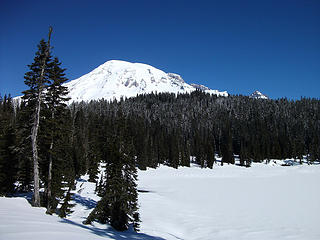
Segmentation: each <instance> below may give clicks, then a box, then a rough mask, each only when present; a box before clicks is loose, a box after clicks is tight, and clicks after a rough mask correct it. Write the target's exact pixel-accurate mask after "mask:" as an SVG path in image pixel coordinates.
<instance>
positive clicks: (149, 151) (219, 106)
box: [1, 91, 320, 189]
mask: <svg viewBox="0 0 320 240" xmlns="http://www.w3.org/2000/svg"><path fill="white" fill-rule="evenodd" d="M26 108H27V107H26V105H25V104H24V103H22V104H21V105H19V106H16V108H14V106H13V103H12V99H10V98H8V97H4V98H3V99H2V100H1V123H2V124H1V133H2V134H1V146H2V151H3V152H4V153H5V154H2V158H3V157H4V156H10V159H11V161H13V162H15V163H16V164H13V165H12V164H10V166H11V168H12V169H10V171H16V174H13V175H16V178H18V179H19V180H20V181H21V184H22V185H21V187H23V189H28V186H29V185H30V184H31V176H30V174H31V172H30V165H31V163H30V161H29V160H28V156H29V155H30V149H28V146H29V145H30V144H25V143H24V142H25V141H28V134H29V132H27V133H26V132H24V131H23V129H24V127H23V126H24V124H25V120H24V115H25V111H26ZM42 118H43V119H45V116H42ZM60 128H62V129H63V132H64V134H63V136H64V139H60V140H59V144H60V147H61V150H59V153H57V154H61V156H60V159H61V161H62V162H61V163H59V164H58V162H56V164H58V165H59V166H60V167H61V168H62V169H64V170H67V169H68V170H67V171H66V172H68V173H69V174H70V173H73V174H74V176H79V175H80V174H84V173H86V172H87V171H89V173H90V176H91V179H92V180H93V181H96V180H97V179H96V173H97V166H98V163H99V162H100V161H106V162H107V161H108V159H109V154H110V151H111V150H110V144H112V142H113V140H114V138H115V137H117V138H122V137H124V136H120V135H121V134H125V136H126V138H127V136H130V137H131V138H132V145H133V151H134V155H135V156H136V165H137V166H138V167H139V168H140V169H145V168H146V167H147V166H149V167H157V166H158V164H160V163H162V164H167V165H169V166H172V167H175V168H177V167H178V166H189V164H190V156H194V157H195V158H194V160H195V161H196V162H197V163H198V164H200V165H201V166H202V167H209V168H211V167H212V165H213V163H214V162H215V154H218V155H220V156H222V163H221V164H223V163H231V164H233V163H234V156H235V155H237V156H239V158H240V160H241V164H242V165H244V166H250V163H251V162H252V161H253V162H259V161H262V160H264V159H285V158H294V159H297V161H299V160H300V159H302V157H303V156H304V155H307V158H308V161H309V162H310V163H312V161H314V160H316V159H319V146H320V144H319V139H320V101H319V100H317V99H306V98H302V99H301V100H297V101H289V100H286V99H279V100H263V99H261V100H259V99H251V98H249V97H245V96H230V97H216V96H212V95H209V94H205V93H202V92H200V91H196V92H193V93H192V94H179V95H175V94H165V93H163V94H148V95H141V96H138V97H136V98H130V99H126V100H121V101H113V102H108V101H103V100H100V101H91V102H89V103H85V102H81V103H73V104H72V105H70V106H68V107H67V111H66V115H65V117H64V118H62V119H61V123H60V127H59V129H60ZM120 128H125V131H122V130H119V129H120ZM45 130H46V126H45V125H43V126H40V133H42V135H41V136H40V138H42V139H43V140H40V143H41V144H40V155H41V157H40V159H41V160H40V162H41V164H44V165H45V164H46V161H45V159H46V154H47V152H48V151H47V150H48V147H49V146H48V144H46V140H45V139H46V135H47V132H46V131H45ZM119 134H120V135H119ZM7 146H11V147H10V148H8V147H7ZM8 149H11V150H12V151H9V152H8ZM5 150H7V151H5ZM41 164H40V165H41ZM13 166H15V167H13ZM60 167H59V168H60ZM1 168H2V169H4V168H5V166H1ZM40 169H41V168H40ZM44 169H45V168H44ZM1 172H5V171H1ZM41 172H42V173H44V172H45V171H44V170H42V171H41Z"/></svg>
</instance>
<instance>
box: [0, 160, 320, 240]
mask: <svg viewBox="0 0 320 240" xmlns="http://www.w3.org/2000/svg"><path fill="white" fill-rule="evenodd" d="M280 165H281V161H280V162H278V163H273V162H272V163H270V164H253V165H252V167H251V168H244V167H239V166H234V165H224V166H223V167H222V166H220V165H214V168H213V169H201V168H199V167H198V166H196V165H193V166H191V167H190V168H187V167H180V168H178V169H173V168H169V167H166V166H160V167H159V168H157V169H148V170H147V171H138V176H139V180H138V189H139V190H140V192H139V205H140V214H141V220H142V223H141V232H140V233H138V234H136V233H134V232H132V230H128V231H126V232H123V233H119V232H116V231H114V230H113V229H112V228H111V227H110V226H107V225H102V224H98V223H94V224H93V225H83V224H82V221H83V220H84V219H85V218H86V217H87V216H88V215H89V213H90V212H91V211H92V209H93V208H94V206H95V204H96V202H97V201H98V200H99V197H97V196H96V195H95V193H94V189H95V184H94V183H90V182H88V181H87V180H88V176H83V177H82V178H81V179H79V180H78V181H77V185H76V190H75V191H74V201H73V203H75V204H76V206H75V207H74V208H73V210H74V213H72V214H71V216H69V217H68V218H67V219H60V218H58V217H57V216H49V215H46V214H45V209H44V208H32V207H31V206H30V205H29V204H28V203H27V201H26V200H25V199H23V198H0V240H13V239H14V240H16V239H24V240H28V239H33V240H40V239H41V240H42V239H46V240H47V239H48V240H51V239H59V240H64V239H77V240H78V239H79V240H89V239H90V240H95V239H123V240H124V239H148V240H149V239H150V240H162V239H168V240H176V239H184V240H197V239H203V240H206V239H207V240H209V239H210V240H211V239H215V240H220V239H221V240H222V239H237V240H241V239H243V240H244V239H245V240H251V239H252V240H253V239H254V240H257V239H259V240H264V239H266V240H273V239H297V240H298V239H299V240H300V239H304V240H315V239H320V228H318V223H319V220H320V215H319V213H320V207H319V203H320V190H319V187H318V184H319V182H320V181H319V180H320V166H319V165H306V164H304V165H296V166H290V167H283V166H280Z"/></svg>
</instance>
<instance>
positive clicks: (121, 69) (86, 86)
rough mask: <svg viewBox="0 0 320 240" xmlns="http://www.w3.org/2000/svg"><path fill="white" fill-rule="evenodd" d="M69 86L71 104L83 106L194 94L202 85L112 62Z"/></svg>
mask: <svg viewBox="0 0 320 240" xmlns="http://www.w3.org/2000/svg"><path fill="white" fill-rule="evenodd" d="M65 86H67V87H68V88H69V97H70V98H71V100H70V102H72V101H76V102H79V101H90V100H96V99H105V100H113V99H120V98H121V97H123V98H125V97H127V98H129V97H135V96H137V95H138V94H145V93H152V92H153V93H160V92H170V93H190V92H192V91H195V90H196V89H199V88H198V87H197V86H202V85H192V84H191V85H190V84H187V83H186V82H185V81H184V80H183V79H182V77H181V76H180V75H178V74H175V73H165V72H163V71H161V70H159V69H157V68H155V67H152V66H150V65H147V64H143V63H130V62H126V61H120V60H111V61H107V62H105V63H104V64H102V65H100V66H99V67H97V68H96V69H94V70H93V71H91V72H90V73H88V74H85V75H83V76H82V77H80V78H78V79H75V80H72V81H70V82H68V83H66V84H65ZM203 87H204V86H203ZM201 90H204V91H205V92H207V93H210V94H216V95H218V96H228V93H227V92H220V91H218V90H211V89H209V88H206V87H204V88H203V89H201Z"/></svg>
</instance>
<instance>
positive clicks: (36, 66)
mask: <svg viewBox="0 0 320 240" xmlns="http://www.w3.org/2000/svg"><path fill="white" fill-rule="evenodd" d="M51 32H52V28H51V27H50V29H49V35H48V41H47V42H45V41H44V40H41V41H40V44H39V45H38V51H37V52H36V56H35V58H34V62H33V63H32V64H31V65H28V67H29V68H30V71H29V72H27V73H26V74H25V76H24V78H25V81H24V82H25V84H26V85H27V86H28V87H29V90H26V91H24V92H23V93H24V96H23V99H24V100H25V101H27V104H28V105H29V107H30V110H31V116H32V119H31V135H30V137H31V144H32V156H33V179H34V183H33V185H34V195H33V205H34V206H35V207H40V192H39V184H40V179H39V153H38V132H39V125H40V114H41V107H42V103H43V100H44V91H45V88H46V86H47V84H48V78H49V68H50V62H51V55H50V39H51Z"/></svg>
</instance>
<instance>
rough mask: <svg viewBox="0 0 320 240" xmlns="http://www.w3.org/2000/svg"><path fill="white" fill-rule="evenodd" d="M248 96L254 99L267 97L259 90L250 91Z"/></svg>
mask: <svg viewBox="0 0 320 240" xmlns="http://www.w3.org/2000/svg"><path fill="white" fill-rule="evenodd" d="M250 97H251V98H255V99H269V98H268V96H267V95H264V94H263V93H261V92H259V91H258V90H256V91H254V92H253V93H251V95H250Z"/></svg>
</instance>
